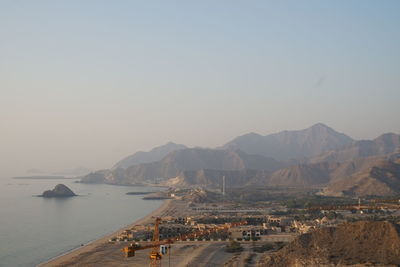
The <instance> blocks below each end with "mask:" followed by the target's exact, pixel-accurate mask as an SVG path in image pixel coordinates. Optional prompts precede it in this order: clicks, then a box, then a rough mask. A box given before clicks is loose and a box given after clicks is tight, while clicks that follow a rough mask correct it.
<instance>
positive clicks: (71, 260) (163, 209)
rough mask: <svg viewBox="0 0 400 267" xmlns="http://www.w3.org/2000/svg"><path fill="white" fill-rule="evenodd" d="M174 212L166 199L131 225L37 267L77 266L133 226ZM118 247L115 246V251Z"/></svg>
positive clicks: (170, 200) (171, 201) (171, 203)
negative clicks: (111, 239) (82, 258)
mask: <svg viewBox="0 0 400 267" xmlns="http://www.w3.org/2000/svg"><path fill="white" fill-rule="evenodd" d="M173 211H174V207H173V200H172V199H167V200H165V201H164V202H163V204H162V205H161V206H160V207H159V208H158V209H156V210H154V211H153V212H151V213H150V214H148V215H147V216H145V217H143V218H141V219H139V220H137V221H135V222H133V223H132V224H129V225H127V226H125V227H123V228H121V229H119V230H118V231H115V232H113V233H111V234H109V235H106V236H104V237H101V238H99V239H97V240H94V241H92V242H89V243H87V244H85V245H84V246H82V247H78V248H76V249H74V250H72V251H69V252H67V253H65V254H63V255H60V256H57V257H55V258H53V259H51V260H49V261H47V262H45V263H41V264H39V265H37V266H38V267H39V266H40V267H50V266H52V267H54V266H66V265H77V264H78V265H79V258H81V257H82V256H84V255H88V254H92V253H95V252H96V251H97V250H101V248H102V247H103V246H106V245H108V240H109V239H110V238H112V237H114V236H117V235H118V234H120V233H121V232H122V231H124V230H126V229H130V228H132V227H133V226H135V225H140V224H146V223H149V222H151V221H152V220H153V219H152V218H153V217H161V216H165V215H169V214H170V213H171V212H173ZM117 247H118V246H116V249H117ZM121 255H122V252H121Z"/></svg>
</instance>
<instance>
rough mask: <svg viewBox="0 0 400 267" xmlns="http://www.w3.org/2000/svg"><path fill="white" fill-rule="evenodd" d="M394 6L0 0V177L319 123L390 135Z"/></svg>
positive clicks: (397, 6) (398, 91) (345, 1)
mask: <svg viewBox="0 0 400 267" xmlns="http://www.w3.org/2000/svg"><path fill="white" fill-rule="evenodd" d="M399 14H400V1H397V0H393V1H388V0H385V1H367V0H359V1H351V0H342V1H340V0H338V1H311V0H310V1H306V0H304V1H298V0H294V1H281V0H279V1H278V0H276V1H266V0H265V1H244V0H243V1H233V0H229V1H215V0H212V1H204V0H202V1H183V0H182V1H145V0H143V1H99V0H96V1H82V0H76V1H73V0H65V1H61V0H60V1H54V0H51V1H50V0H49V1H31V0H27V1H18V0H8V1H7V0H0V125H1V126H0V127H1V129H0V162H1V165H0V174H3V175H9V174H16V173H19V172H21V171H25V170H27V169H30V168H39V169H43V170H48V171H54V170H60V169H66V168H73V167H76V166H79V165H83V166H87V167H89V168H92V169H98V168H107V167H110V166H112V165H113V164H114V163H115V162H116V161H117V160H119V159H120V158H122V157H124V156H126V155H128V154H131V153H133V152H135V151H137V150H148V149H150V148H152V147H154V146H157V145H161V144H163V143H166V142H167V141H170V140H172V141H175V142H178V143H184V144H186V145H189V146H208V147H213V146H217V145H221V144H223V143H225V142H227V141H229V140H230V139H232V138H233V137H235V136H238V135H242V134H244V133H247V132H258V133H260V134H268V133H272V132H276V131H280V130H284V129H302V128H306V127H309V126H311V125H312V124H314V123H316V122H323V123H325V124H327V125H329V126H331V127H333V128H334V129H336V130H338V131H340V132H345V133H346V134H349V135H350V136H352V137H354V138H357V139H360V138H374V137H376V136H377V135H379V134H381V133H383V132H396V133H400V123H399V122H400V120H399V115H400V105H399V99H400V88H399V85H400V16H399Z"/></svg>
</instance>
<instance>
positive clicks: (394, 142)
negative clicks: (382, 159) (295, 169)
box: [310, 133, 400, 163]
mask: <svg viewBox="0 0 400 267" xmlns="http://www.w3.org/2000/svg"><path fill="white" fill-rule="evenodd" d="M399 149H400V135H398V134H393V133H387V134H383V135H381V136H379V137H378V138H376V139H374V140H361V141H356V142H354V143H352V144H351V145H349V146H346V147H344V148H343V149H339V150H333V151H328V152H325V153H323V154H322V155H319V156H317V157H314V158H312V159H311V160H310V162H314V163H315V162H326V161H330V162H346V161H350V160H354V159H357V158H364V157H371V156H382V155H386V154H390V153H395V152H397V151H399Z"/></svg>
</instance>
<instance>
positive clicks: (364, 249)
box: [261, 221, 400, 267]
mask: <svg viewBox="0 0 400 267" xmlns="http://www.w3.org/2000/svg"><path fill="white" fill-rule="evenodd" d="M399 234H400V228H399V226H398V225H394V224H391V223H389V222H372V221H368V222H367V221H361V222H355V223H344V224H341V225H339V226H338V227H327V228H322V229H319V230H316V231H315V232H312V233H307V234H303V235H301V236H299V237H297V238H296V239H295V240H294V241H292V242H291V243H289V244H288V245H287V246H285V247H284V248H282V249H281V250H279V251H278V252H276V253H275V254H273V255H272V256H267V257H266V258H265V259H264V260H263V261H262V263H261V266H270V267H287V266H296V267H302V266H304V267H305V266H348V265H356V264H361V265H358V266H366V265H368V264H376V265H381V266H382V265H384V266H398V265H400V235H399ZM368 266H371V265H368Z"/></svg>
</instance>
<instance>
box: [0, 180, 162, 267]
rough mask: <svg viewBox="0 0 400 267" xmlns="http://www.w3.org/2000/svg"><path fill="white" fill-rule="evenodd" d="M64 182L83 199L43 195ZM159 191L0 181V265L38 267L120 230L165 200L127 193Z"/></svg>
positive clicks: (101, 185)
mask: <svg viewBox="0 0 400 267" xmlns="http://www.w3.org/2000/svg"><path fill="white" fill-rule="evenodd" d="M60 183H62V184H65V185H66V186H68V187H69V188H70V189H71V190H72V191H73V192H74V193H75V194H77V195H79V196H77V197H72V198H62V199H60V198H57V199H55V198H42V197H38V196H37V195H40V194H41V193H43V191H45V190H48V189H53V188H54V186H56V185H57V184H60ZM157 190H160V188H152V187H142V186H141V187H130V186H129V187H128V186H113V185H104V184H82V183H76V180H74V179H51V180H50V179H46V180H43V179H40V180H37V179H35V180H33V179H13V178H7V177H6V178H0V266H1V267H14V266H15V267H17V266H18V267H24V266H36V265H38V264H40V263H43V262H45V261H48V260H50V259H52V258H54V257H56V256H59V255H61V254H64V253H66V252H68V251H71V250H73V249H75V248H77V247H80V246H81V245H83V244H87V243H88V242H90V241H93V240H96V239H98V238H100V237H103V236H105V235H107V234H110V233H112V232H115V231H117V230H118V229H120V228H122V227H124V226H126V225H129V224H131V223H132V222H134V221H135V220H137V219H140V218H141V217H144V216H145V215H147V214H149V213H150V212H152V211H153V210H155V209H157V208H158V207H160V206H161V204H162V202H163V201H162V200H143V199H142V197H143V195H126V193H127V192H132V191H134V192H138V191H141V192H143V191H144V192H149V191H157Z"/></svg>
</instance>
